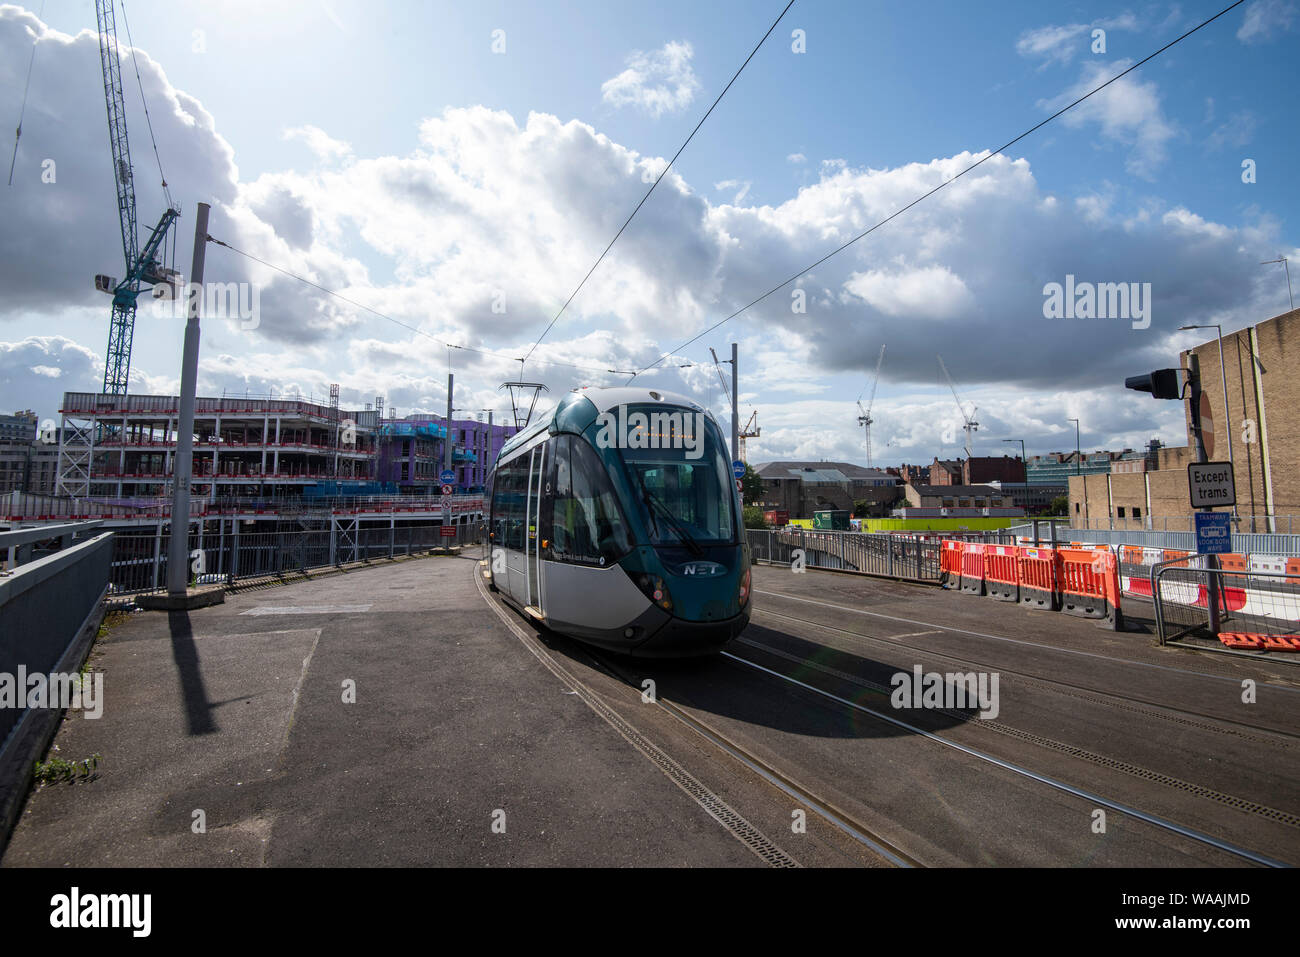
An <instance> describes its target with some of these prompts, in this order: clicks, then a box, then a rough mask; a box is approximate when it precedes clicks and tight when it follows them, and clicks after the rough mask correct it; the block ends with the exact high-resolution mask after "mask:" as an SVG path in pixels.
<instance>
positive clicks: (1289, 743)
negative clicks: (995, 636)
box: [754, 606, 1300, 749]
mask: <svg viewBox="0 0 1300 957" xmlns="http://www.w3.org/2000/svg"><path fill="white" fill-rule="evenodd" d="M837 607H838V606H837ZM754 613H755V614H756V615H761V616H766V617H769V618H779V619H783V620H785V621H791V622H797V623H798V624H801V625H808V626H811V627H813V628H820V629H822V630H824V631H828V632H831V633H833V634H837V635H840V636H842V637H844V638H847V639H850V640H853V641H870V642H876V643H877V644H881V645H889V646H892V647H895V648H905V649H907V650H908V651H911V652H915V653H916V654H918V655H922V656H924V657H927V658H936V659H943V660H946V661H953V662H958V663H961V664H966V665H973V666H975V667H976V668H980V669H986V670H992V671H997V672H998V673H1000V674H1003V675H1014V676H1015V677H1016V678H1017V679H1019V680H1021V681H1023V682H1024V683H1025V684H1027V685H1033V686H1035V687H1038V688H1041V689H1043V690H1045V691H1047V692H1049V693H1054V694H1060V695H1064V696H1067V697H1072V698H1076V699H1078V700H1082V701H1088V702H1091V703H1093V704H1100V705H1103V706H1105V707H1112V708H1117V709H1118V710H1121V711H1127V712H1129V713H1132V714H1139V715H1142V716H1143V717H1149V718H1155V719H1158V720H1161V721H1167V722H1170V723H1173V724H1178V725H1181V726H1183V727H1188V728H1195V729H1197V730H1200V731H1209V732H1211V733H1214V734H1223V735H1233V736H1235V737H1238V738H1242V739H1244V740H1248V741H1253V742H1255V743H1257V744H1264V745H1268V746H1271V747H1276V748H1282V749H1291V748H1292V747H1293V746H1294V743H1295V742H1297V741H1300V734H1296V733H1294V732H1290V731H1283V730H1278V729H1260V728H1258V727H1257V726H1255V725H1252V724H1247V723H1246V722H1244V721H1237V720H1235V719H1233V718H1225V717H1222V716H1220V715H1214V714H1209V713H1207V712H1204V711H1196V710H1194V709H1191V708H1183V707H1179V706H1177V705H1171V704H1165V703H1163V702H1160V701H1153V700H1151V699H1149V698H1143V697H1140V696H1138V695H1133V694H1117V693H1115V692H1113V691H1105V690H1103V689H1100V688H1093V687H1090V686H1088V685H1080V684H1075V683H1074V682H1071V681H1062V680H1060V679H1059V678H1045V677H1043V676H1042V675H1035V674H1030V673H1029V672H1025V671H1019V670H1016V669H1014V668H1006V667H1004V666H1002V665H998V664H994V663H991V662H988V661H982V660H980V659H977V658H972V657H970V656H969V655H954V654H951V653H950V652H944V651H938V650H935V649H933V648H919V647H917V646H916V645H912V644H909V643H907V642H905V641H902V640H900V639H902V638H907V637H914V636H915V635H918V634H937V633H939V632H940V631H944V630H948V629H944V628H943V627H942V626H936V630H935V631H933V632H915V633H911V634H908V635H897V636H887V635H875V634H871V633H869V632H862V631H854V630H852V629H848V628H841V627H839V626H838V625H831V624H827V623H826V622H822V621H817V620H816V619H813V618H802V617H799V616H797V615H787V614H785V613H783V612H776V611H772V610H771V609H768V608H756V609H755V612H754ZM1040 647H1042V646H1040ZM1048 650H1051V649H1048ZM1126 702H1132V703H1131V704H1129V703H1126ZM1139 705H1145V706H1146V707H1139ZM1179 715H1185V716H1186V717H1179ZM1196 718H1200V719H1204V720H1200V721H1198V720H1193V719H1196ZM1207 722H1220V724H1211V723H1207ZM1224 725H1230V726H1231V727H1224ZM1261 730H1263V731H1264V733H1263V734H1261V733H1259V732H1260V731H1261Z"/></svg>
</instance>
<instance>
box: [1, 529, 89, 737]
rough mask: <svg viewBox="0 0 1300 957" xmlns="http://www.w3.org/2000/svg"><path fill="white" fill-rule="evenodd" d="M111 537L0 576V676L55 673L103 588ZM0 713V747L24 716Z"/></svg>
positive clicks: (18, 710)
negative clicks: (21, 673) (25, 671)
mask: <svg viewBox="0 0 1300 957" xmlns="http://www.w3.org/2000/svg"><path fill="white" fill-rule="evenodd" d="M112 537H113V536H112V534H111V533H105V534H102V535H97V536H96V537H94V538H91V539H88V540H86V541H83V542H79V543H77V544H69V545H68V546H67V547H65V548H61V549H59V550H58V551H55V552H52V553H50V554H47V555H44V556H43V557H40V558H35V559H33V560H32V561H31V562H28V563H27V564H24V565H20V566H18V567H17V568H16V569H14V570H12V571H9V572H5V573H3V574H0V637H2V638H3V640H0V673H3V674H7V675H10V676H12V675H14V674H16V673H17V671H18V669H19V668H20V667H22V668H25V669H26V670H27V672H28V673H31V674H35V673H37V672H40V673H45V674H48V673H49V672H51V671H53V670H55V669H57V668H58V667H59V666H60V664H61V663H62V662H63V659H64V657H65V655H66V654H67V652H68V650H69V648H70V647H71V646H72V644H73V642H74V641H75V639H76V638H77V637H78V635H79V634H80V633H81V631H82V630H83V628H84V626H85V625H86V623H87V621H88V620H89V619H90V618H91V616H92V615H93V614H95V613H96V612H97V610H98V606H99V600H100V598H101V597H102V596H103V594H104V591H105V589H106V588H107V586H108V564H109V556H110V554H111V552H112ZM27 691H28V689H27V688H25V687H24V688H19V689H18V692H17V693H18V698H19V703H18V704H17V705H16V706H15V707H11V708H0V745H2V744H4V743H5V742H6V741H7V739H8V736H9V735H10V733H11V732H12V731H14V729H15V728H16V727H17V726H18V724H19V722H20V721H21V720H22V719H23V716H24V715H25V714H26V710H25V707H24V705H23V704H22V702H24V701H26V694H27ZM0 750H3V748H0Z"/></svg>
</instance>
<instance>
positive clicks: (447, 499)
mask: <svg viewBox="0 0 1300 957" xmlns="http://www.w3.org/2000/svg"><path fill="white" fill-rule="evenodd" d="M439 504H440V505H442V510H443V511H444V512H445V511H447V510H448V509H449V508H451V496H450V495H444V496H443V497H442V499H441V501H440V502H439Z"/></svg>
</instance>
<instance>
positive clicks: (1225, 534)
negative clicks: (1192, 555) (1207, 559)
mask: <svg viewBox="0 0 1300 957" xmlns="http://www.w3.org/2000/svg"><path fill="white" fill-rule="evenodd" d="M1231 551H1232V515H1231V514H1230V513H1228V512H1197V513H1196V553H1197V554H1198V555H1226V554H1228V553H1229V552H1231Z"/></svg>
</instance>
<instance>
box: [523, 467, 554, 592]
mask: <svg viewBox="0 0 1300 957" xmlns="http://www.w3.org/2000/svg"><path fill="white" fill-rule="evenodd" d="M548 444H549V443H547V442H543V443H541V444H540V445H537V446H534V447H533V450H532V452H530V453H529V460H528V465H529V467H528V511H527V513H526V518H527V522H526V524H527V532H528V537H527V539H525V549H524V550H525V554H526V556H527V560H528V566H527V567H528V601H527V602H526V604H529V605H532V606H533V607H534V608H536V609H537V610H538V611H540V612H542V613H543V614H545V611H546V609H544V608H543V607H542V558H541V554H542V548H541V545H542V535H543V534H544V532H543V529H542V521H541V519H542V499H543V498H545V495H544V494H543V489H544V488H545V484H544V476H545V475H546V447H547V445H548ZM548 524H549V523H548Z"/></svg>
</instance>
